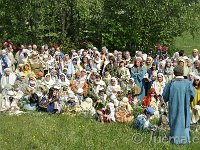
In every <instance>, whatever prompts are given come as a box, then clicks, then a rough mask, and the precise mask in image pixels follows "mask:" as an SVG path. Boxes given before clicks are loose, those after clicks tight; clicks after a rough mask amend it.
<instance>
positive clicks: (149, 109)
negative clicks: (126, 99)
mask: <svg viewBox="0 0 200 150" xmlns="http://www.w3.org/2000/svg"><path fill="white" fill-rule="evenodd" d="M145 110H146V112H147V113H148V114H150V115H153V114H154V110H153V108H151V107H147V108H146V109H145Z"/></svg>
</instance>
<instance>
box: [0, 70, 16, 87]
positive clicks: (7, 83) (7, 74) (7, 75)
mask: <svg viewBox="0 0 200 150" xmlns="http://www.w3.org/2000/svg"><path fill="white" fill-rule="evenodd" d="M15 81H16V75H15V74H14V73H13V72H12V71H11V69H10V68H6V69H4V75H3V76H2V78H1V87H2V89H4V88H6V87H12V86H13V85H14V84H15Z"/></svg>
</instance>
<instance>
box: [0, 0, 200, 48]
mask: <svg viewBox="0 0 200 150" xmlns="http://www.w3.org/2000/svg"><path fill="white" fill-rule="evenodd" d="M199 6H200V5H199V0H190V1H189V0H163V1H160V0H145V1H144V0H137V1H134V0H131V1H130V0H123V1H122V0H18V1H16V2H14V1H11V0H1V1H0V7H1V9H0V19H1V22H0V40H1V41H3V40H5V39H8V38H9V39H12V41H13V42H15V43H25V44H28V43H36V44H45V43H47V44H54V43H57V44H62V45H63V47H64V48H65V50H68V49H69V48H72V47H73V48H88V47H89V46H91V45H95V46H97V47H99V48H100V47H101V46H104V45H106V46H107V47H108V48H110V49H127V50H132V51H134V50H147V49H148V48H152V47H154V46H155V45H156V44H158V43H160V44H167V45H169V44H173V39H174V38H175V37H177V36H180V35H181V34H182V33H183V32H184V31H190V32H191V33H194V32H196V31H197V30H198V28H199V27H198V22H199V21H198V20H199V13H198V10H199Z"/></svg>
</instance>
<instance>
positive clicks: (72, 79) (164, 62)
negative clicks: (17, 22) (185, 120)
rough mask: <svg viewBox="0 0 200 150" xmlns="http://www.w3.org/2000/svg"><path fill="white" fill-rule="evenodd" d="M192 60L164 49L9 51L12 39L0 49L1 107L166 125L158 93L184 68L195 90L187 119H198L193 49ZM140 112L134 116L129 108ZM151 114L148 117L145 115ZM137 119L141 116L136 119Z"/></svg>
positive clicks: (33, 48)
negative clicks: (152, 51) (157, 120)
mask: <svg viewBox="0 0 200 150" xmlns="http://www.w3.org/2000/svg"><path fill="white" fill-rule="evenodd" d="M193 52H197V53H192V54H193V55H192V56H191V58H189V57H187V56H185V55H184V54H183V51H180V52H177V53H175V54H174V56H173V57H171V58H169V57H168V55H167V54H166V52H164V51H163V55H161V54H155V55H153V54H145V53H142V52H141V51H137V52H136V54H135V56H133V57H132V56H131V54H130V52H129V51H124V52H121V51H117V50H114V52H113V53H109V52H108V49H107V48H106V47H103V48H102V50H101V51H98V49H97V48H96V47H93V48H91V49H80V50H78V51H76V50H74V49H72V50H71V51H70V52H69V53H66V54H64V53H63V52H62V50H61V48H60V47H49V46H48V45H43V46H41V47H40V48H38V46H37V45H27V46H26V45H21V46H20V47H19V48H18V49H17V51H16V54H15V55H14V50H13V45H12V43H9V42H5V43H4V47H3V49H2V50H1V52H0V56H1V57H0V79H1V94H0V98H1V100H0V111H1V112H9V113H12V114H18V113H23V112H24V111H27V110H29V111H45V112H49V113H63V114H65V113H81V114H87V115H91V116H95V117H96V119H97V120H98V121H100V122H101V123H110V122H121V123H126V122H131V121H133V119H134V117H135V118H137V119H136V123H135V125H134V126H140V124H141V120H143V121H142V122H145V121H144V120H145V119H146V120H147V122H146V123H142V124H143V125H142V126H143V127H144V128H145V127H148V125H147V124H148V120H149V119H152V118H160V119H161V120H162V122H163V123H162V124H163V125H164V126H167V103H165V102H164V100H163V97H162V93H163V89H164V87H165V85H166V84H167V83H168V82H170V81H171V80H172V79H173V78H174V74H173V68H174V67H175V66H176V65H182V66H183V67H184V77H185V78H186V79H188V80H190V81H191V82H193V85H194V87H195V90H196V96H195V100H194V101H193V102H192V104H191V111H192V112H193V118H192V123H197V122H198V121H199V116H200V115H199V114H198V111H199V103H200V101H199V98H198V97H199V96H198V95H200V90H199V89H200V88H199V85H200V84H199V79H200V76H199V70H200V69H199V68H200V65H199V64H200V60H199V59H200V57H199V55H198V50H197V49H194V50H193ZM134 108H141V109H142V110H143V111H144V114H141V115H139V116H138V117H137V116H134V114H133V109H134ZM149 116H150V117H149ZM141 118H142V119H141Z"/></svg>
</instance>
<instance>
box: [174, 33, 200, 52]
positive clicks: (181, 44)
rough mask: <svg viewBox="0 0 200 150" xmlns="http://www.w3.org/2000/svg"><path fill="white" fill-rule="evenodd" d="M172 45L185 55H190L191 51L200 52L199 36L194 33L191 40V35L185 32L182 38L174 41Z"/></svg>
mask: <svg viewBox="0 0 200 150" xmlns="http://www.w3.org/2000/svg"><path fill="white" fill-rule="evenodd" d="M174 44H175V47H176V48H178V49H183V50H185V53H186V55H191V52H192V50H193V49H195V48H196V49H198V50H200V36H199V34H198V33H196V35H195V37H194V38H193V37H192V35H191V34H189V33H187V32H185V33H184V34H183V36H181V37H177V38H176V39H175V41H174Z"/></svg>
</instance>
